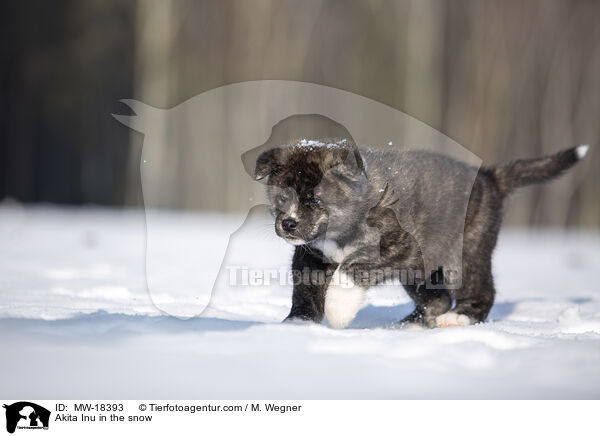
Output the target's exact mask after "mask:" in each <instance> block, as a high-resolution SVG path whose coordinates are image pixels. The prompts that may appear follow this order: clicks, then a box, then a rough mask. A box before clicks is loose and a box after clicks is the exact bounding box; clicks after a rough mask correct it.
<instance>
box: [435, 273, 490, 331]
mask: <svg viewBox="0 0 600 436" xmlns="http://www.w3.org/2000/svg"><path fill="white" fill-rule="evenodd" d="M495 293H496V291H495V289H494V279H493V277H492V272H491V262H489V263H488V264H487V265H481V264H480V265H478V267H477V269H476V268H474V267H467V268H465V269H464V270H463V279H462V287H461V288H460V289H458V290H456V291H455V297H456V306H455V307H454V309H452V310H451V311H450V312H447V313H444V314H442V315H439V316H438V317H437V318H436V325H437V327H456V326H466V325H471V324H475V323H478V322H483V321H485V319H486V318H487V316H488V314H489V312H490V309H491V308H492V305H493V304H494V295H495Z"/></svg>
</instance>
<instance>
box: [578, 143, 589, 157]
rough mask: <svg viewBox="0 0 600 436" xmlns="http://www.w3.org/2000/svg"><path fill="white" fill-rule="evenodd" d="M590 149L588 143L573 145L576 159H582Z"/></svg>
mask: <svg viewBox="0 0 600 436" xmlns="http://www.w3.org/2000/svg"><path fill="white" fill-rule="evenodd" d="M589 149H590V146H589V145H580V146H578V147H575V153H576V154H577V159H583V157H584V156H585V155H586V154H587V152H588V150H589Z"/></svg>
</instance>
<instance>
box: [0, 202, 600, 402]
mask: <svg viewBox="0 0 600 436" xmlns="http://www.w3.org/2000/svg"><path fill="white" fill-rule="evenodd" d="M170 219H171V220H172V222H173V228H174V229H181V230H179V231H180V232H183V233H184V232H185V231H186V230H185V229H186V225H180V223H181V222H182V221H185V222H186V223H187V225H190V223H191V224H193V225H194V226H197V228H198V229H203V231H206V232H207V236H206V238H207V243H206V246H207V247H208V248H210V246H211V238H212V239H214V238H222V237H223V235H222V233H223V232H222V231H220V230H219V226H220V223H222V222H224V220H226V219H227V217H218V216H215V215H199V216H193V217H189V216H187V217H185V219H182V218H181V217H179V216H178V215H176V214H173V215H171V217H170ZM145 232H146V227H145V220H144V213H143V211H119V210H108V209H95V208H83V209H69V208H52V207H31V208H29V207H28V208H18V207H14V206H13V207H7V206H2V207H0V347H1V349H2V350H3V353H2V356H3V357H2V359H0V392H1V395H0V396H2V397H4V398H8V397H10V398H38V399H44V398H52V399H60V398H72V397H75V398H130V399H133V398H214V399H218V398H253V399H263V398H305V399H312V398H353V399H359V398H381V399H384V398H600V285H599V284H598V275H599V273H600V234H598V233H593V232H584V233H581V232H579V233H574V232H570V233H565V232H563V231H561V230H554V231H551V230H544V231H535V232H533V231H524V230H514V229H504V231H503V232H502V234H501V237H500V242H499V246H498V249H497V251H496V254H495V259H494V261H495V263H494V272H495V277H496V285H497V290H498V295H497V302H496V304H495V306H494V309H493V310H492V313H491V315H490V317H489V321H488V322H486V323H484V324H480V325H475V326H469V327H457V328H446V329H435V330H428V331H410V332H409V331H402V330H399V329H396V328H394V324H393V323H394V321H396V320H398V319H400V318H402V317H403V316H404V315H406V314H407V313H409V312H410V311H411V310H412V304H411V303H410V300H409V299H408V297H407V296H406V294H405V293H404V291H403V290H402V288H400V287H395V286H391V285H389V286H383V287H380V288H374V289H373V290H370V291H369V294H368V298H367V300H366V302H365V305H364V307H363V309H362V310H361V311H360V312H359V314H358V316H357V318H356V320H355V321H354V322H353V323H352V324H351V326H350V327H349V328H347V329H345V330H333V329H330V328H328V327H327V326H326V325H325V324H323V325H288V324H281V323H280V321H281V320H282V319H283V318H284V317H285V316H286V315H287V312H288V310H289V307H290V296H291V288H290V286H287V285H279V284H278V282H277V281H274V282H273V283H271V284H270V285H268V286H266V285H265V286H241V285H239V284H238V285H232V284H231V281H230V269H227V268H223V269H222V271H221V274H220V276H219V278H218V280H217V283H216V285H215V289H214V292H213V296H212V299H211V302H210V306H209V308H208V309H207V310H206V311H204V312H203V313H202V314H201V315H200V316H198V317H195V318H192V319H188V320H182V319H178V318H175V317H172V316H169V315H167V314H165V313H163V312H161V311H159V310H158V309H157V308H156V306H155V305H153V304H152V301H151V299H150V296H149V295H148V291H147V290H146V285H145V276H144V250H145ZM181 256H186V254H185V253H182V254H181ZM204 256H206V258H207V263H208V262H209V261H211V262H214V259H212V258H211V253H210V249H208V250H205V252H204ZM290 256H291V247H289V246H287V245H286V244H285V243H284V242H282V241H280V240H279V239H277V238H276V237H275V236H274V232H273V230H272V228H270V225H269V223H268V222H267V221H264V220H263V221H260V220H258V221H257V222H254V223H252V224H249V225H248V226H247V227H246V228H244V229H242V230H241V231H240V232H238V233H237V234H236V236H235V237H234V238H233V239H232V242H231V243H230V245H229V249H228V255H227V259H226V265H229V266H232V265H233V266H237V267H240V268H241V267H248V268H263V269H279V268H284V269H285V268H287V267H288V263H289V259H290ZM172 261H177V259H172ZM182 280H183V281H185V278H181V277H174V278H173V282H174V283H176V284H178V283H182ZM153 298H157V299H159V300H160V299H162V300H167V301H170V302H171V304H175V305H176V304H182V305H185V304H189V303H190V302H186V301H181V302H179V301H171V300H169V299H170V298H171V297H170V296H169V295H168V293H166V294H165V295H158V296H153Z"/></svg>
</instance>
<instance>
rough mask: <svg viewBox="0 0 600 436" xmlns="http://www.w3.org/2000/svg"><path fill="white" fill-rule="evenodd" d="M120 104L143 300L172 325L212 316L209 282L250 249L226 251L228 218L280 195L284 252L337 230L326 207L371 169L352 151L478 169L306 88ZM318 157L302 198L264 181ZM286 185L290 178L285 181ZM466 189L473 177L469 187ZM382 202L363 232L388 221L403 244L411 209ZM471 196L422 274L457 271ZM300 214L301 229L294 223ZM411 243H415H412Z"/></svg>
mask: <svg viewBox="0 0 600 436" xmlns="http://www.w3.org/2000/svg"><path fill="white" fill-rule="evenodd" d="M123 102H124V103H125V104H126V105H128V106H129V107H130V108H131V109H132V110H133V112H134V114H133V115H114V116H115V118H116V119H117V120H119V121H120V122H122V123H123V124H125V125H127V126H129V127H130V128H132V129H133V130H135V131H137V132H141V133H143V134H144V145H143V149H142V153H141V161H140V174H141V182H142V191H143V197H144V209H145V217H146V228H147V240H146V279H147V285H148V290H149V294H150V297H151V298H152V300H153V302H154V304H155V305H156V306H157V307H158V308H159V309H161V310H163V311H165V312H167V313H169V314H171V315H175V316H178V317H181V318H187V317H192V316H195V315H198V314H200V313H201V312H203V311H204V309H205V308H206V307H208V306H209V305H210V303H211V297H212V296H213V288H215V289H216V285H215V283H218V282H219V278H220V277H221V276H225V275H226V274H227V273H226V272H225V271H226V270H227V268H228V262H229V261H230V258H231V257H232V254H233V253H234V251H235V250H242V251H247V250H248V247H247V246H244V247H241V246H237V247H236V242H235V241H236V237H237V236H238V235H240V234H241V233H243V228H244V225H245V223H246V222H248V219H249V218H248V219H246V220H244V219H243V216H242V218H237V217H238V216H239V215H236V214H239V213H240V212H245V213H247V214H248V217H250V216H252V215H253V214H254V213H255V212H257V211H268V210H271V212H273V204H274V203H273V199H274V198H277V196H281V197H280V200H282V201H284V202H286V201H289V203H286V204H287V205H288V206H289V207H290V208H289V209H285V208H280V211H285V214H283V215H278V214H273V219H274V223H272V224H271V225H272V226H273V225H274V228H275V231H277V232H278V234H279V235H280V236H282V237H284V239H286V240H287V241H288V242H290V243H292V244H294V243H301V241H303V240H305V239H306V238H311V237H313V236H315V237H316V236H320V235H322V234H323V233H324V232H325V233H329V234H332V232H337V231H340V229H342V227H344V226H346V225H347V224H348V221H347V216H336V211H340V210H342V209H339V208H336V207H334V206H335V205H334V204H331V203H329V204H328V202H331V201H335V202H338V203H339V202H342V203H344V204H345V205H346V206H348V202H349V201H356V199H357V198H360V196H359V195H355V194H356V193H355V192H351V191H352V189H354V190H358V191H360V189H361V184H362V183H363V181H364V180H365V179H366V178H367V177H369V168H368V167H365V165H364V159H362V156H361V151H359V147H360V149H361V150H362V149H363V148H364V147H372V148H379V149H382V148H383V149H386V148H387V149H395V150H400V149H414V148H417V149H425V150H431V151H437V152H441V153H443V154H446V155H450V156H451V157H454V158H456V159H457V160H460V161H462V162H465V163H468V164H470V165H472V166H475V167H479V166H480V164H481V160H480V159H479V158H478V157H477V156H475V155H473V154H472V153H470V152H469V151H468V150H466V149H465V148H463V147H462V146H460V145H459V144H457V143H456V142H454V141H453V140H451V139H450V138H448V137H446V136H444V135H443V134H441V133H440V132H438V131H436V130H435V129H432V128H431V127H429V126H427V125H426V124H424V123H422V122H420V121H418V120H416V119H414V118H412V117H410V116H408V115H406V114H404V113H402V112H400V111H398V110H396V109H394V108H391V107H389V106H386V105H384V104H382V103H379V102H376V101H374V100H370V99H368V98H365V97H362V96H359V95H356V94H353V93H350V92H346V91H342V90H339V89H335V88H331V87H327V86H322V85H316V84H311V83H304V82H293V81H283V80H263V81H253V82H243V83H236V84H232V85H227V86H223V87H220V88H216V89H213V90H211V91H207V92H205V93H203V94H200V95H198V96H196V97H194V98H191V99H190V100H187V101H185V102H183V103H181V104H180V105H178V106H176V107H173V108H170V109H157V108H154V107H151V106H149V105H146V104H144V103H141V102H138V101H134V100H123ZM290 141H295V142H294V144H293V145H294V149H295V150H296V151H297V153H291V154H290V152H291V149H290V148H289V146H290ZM261 144H262V145H261ZM319 144H321V145H319ZM323 145H324V147H323ZM317 146H319V147H320V148H319V150H320V152H321V151H322V156H321V159H322V162H321V163H322V164H323V165H325V166H327V170H328V171H329V172H328V173H327V174H323V176H324V177H319V178H318V183H314V186H311V187H310V190H311V191H312V192H311V195H310V196H308V192H298V191H297V190H295V189H294V186H292V185H293V183H288V182H290V181H292V179H291V178H288V180H287V182H286V181H285V180H283V178H282V177H270V175H271V174H272V172H273V171H272V169H273V165H281V164H282V163H284V162H283V160H285V161H286V162H290V161H289V159H290V158H294V159H297V163H298V164H299V165H304V164H308V163H309V162H303V161H302V159H309V160H310V159H311V157H310V155H309V154H306V153H305V154H304V155H302V153H301V152H302V150H304V151H307V150H309V149H310V148H311V147H312V148H313V150H312V151H314V150H315V148H317ZM286 147H287V148H286ZM303 147H304V148H303ZM292 155H293V156H292ZM240 156H241V157H242V159H241V162H240ZM309 166H310V165H309ZM307 168H308V167H307ZM248 175H249V176H250V177H251V178H250V179H249V178H248ZM288 175H289V176H290V177H291V173H290V174H288ZM334 176H335V177H337V178H338V179H339V178H343V179H344V180H346V181H347V182H348V191H347V192H346V193H345V194H344V193H340V194H339V195H338V196H336V197H335V198H333V197H332V196H328V198H327V199H325V198H319V196H318V195H314V194H315V192H318V191H319V190H327V189H328V188H327V187H326V184H327V183H329V182H330V181H331V180H332V177H334ZM244 180H246V182H244ZM251 180H254V181H255V182H254V183H252V182H251ZM314 180H317V179H314ZM464 182H465V184H466V185H468V183H469V181H468V180H465V181H464ZM473 182H474V176H473V180H470V183H471V184H472V183H473ZM265 185H266V186H267V191H268V196H269V199H270V201H269V204H268V205H267V204H266V203H267V199H265V193H264V190H265ZM303 186H307V185H303ZM296 187H298V185H297V184H296ZM328 192H330V191H328ZM380 194H381V195H380V196H379V198H377V199H376V200H375V201H374V202H373V204H369V205H367V206H368V207H369V209H373V210H372V215H371V221H372V222H375V221H377V219H379V220H381V219H386V220H387V219H397V220H398V223H399V225H401V226H402V228H404V229H406V230H408V231H409V232H411V233H412V230H413V229H411V225H412V223H411V221H410V216H409V215H406V214H404V215H403V211H406V210H407V207H408V205H406V204H400V203H399V202H398V201H395V200H396V197H395V196H397V194H398V193H395V192H393V190H391V189H390V190H385V186H384V187H382V188H381V193H380ZM469 194H470V190H469V189H465V195H464V198H460V199H454V200H453V201H454V202H455V203H457V204H455V209H456V211H457V214H456V216H457V217H459V218H458V221H457V223H456V226H453V227H452V228H446V230H447V231H456V232H457V233H458V237H457V244H458V245H457V247H452V250H448V251H447V252H446V253H424V258H425V260H426V263H427V267H428V269H431V270H432V271H433V270H435V269H437V267H438V265H446V264H447V261H448V259H446V258H443V259H440V255H443V256H445V257H448V258H450V257H452V261H453V262H454V263H456V264H457V265H460V256H461V247H462V239H461V238H460V235H461V233H462V224H464V217H465V214H466V206H467V203H468V199H469ZM305 197H306V198H305ZM332 198H333V200H332ZM300 200H301V201H302V202H303V203H302V204H301V203H300ZM307 202H310V203H307ZM355 206H356V207H358V205H357V204H356V205H355ZM293 207H296V210H295V211H294V210H293V209H292V208H293ZM361 207H364V205H362V206H361ZM299 208H300V209H302V210H300V209H299ZM174 209H175V210H181V211H184V213H178V214H177V219H176V221H173V217H174V216H175V215H174V214H173V212H172V211H173V210H174ZM199 211H220V212H231V213H234V212H235V213H236V214H231V218H223V217H224V216H228V215H227V214H225V215H222V214H221V215H219V218H216V217H215V218H210V217H207V214H204V218H203V219H205V220H209V221H210V220H211V219H212V221H211V223H218V225H212V226H211V225H199V224H198V220H197V218H198V215H197V212H199ZM248 211H250V212H248ZM311 211H312V212H311ZM390 212H393V214H395V215H396V218H394V217H393V216H391V215H389V213H390ZM293 214H296V218H294V217H293V216H292V215H293ZM393 214H392V215H393ZM287 215H290V216H287ZM300 215H302V217H303V219H298V218H299V217H300ZM373 217H375V218H377V219H374V218H373ZM461 217H462V218H461ZM461 219H462V222H461ZM272 228H273V227H272ZM286 229H287V230H286ZM342 230H343V229H342ZM271 231H273V230H271ZM309 233H310V234H309ZM298 235H299V236H298ZM415 238H417V239H418V238H419V235H418V234H415ZM251 249H252V250H255V249H257V248H256V247H252V248H251ZM374 255H377V254H376V253H375V254H374ZM219 292H221V288H220V287H219Z"/></svg>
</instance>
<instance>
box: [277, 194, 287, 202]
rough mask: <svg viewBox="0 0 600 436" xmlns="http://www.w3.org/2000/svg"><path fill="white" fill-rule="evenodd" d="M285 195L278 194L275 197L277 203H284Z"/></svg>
mask: <svg viewBox="0 0 600 436" xmlns="http://www.w3.org/2000/svg"><path fill="white" fill-rule="evenodd" d="M287 199H288V198H287V195H284V194H279V195H278V196H277V201H279V202H280V203H285V202H286V201H287Z"/></svg>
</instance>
